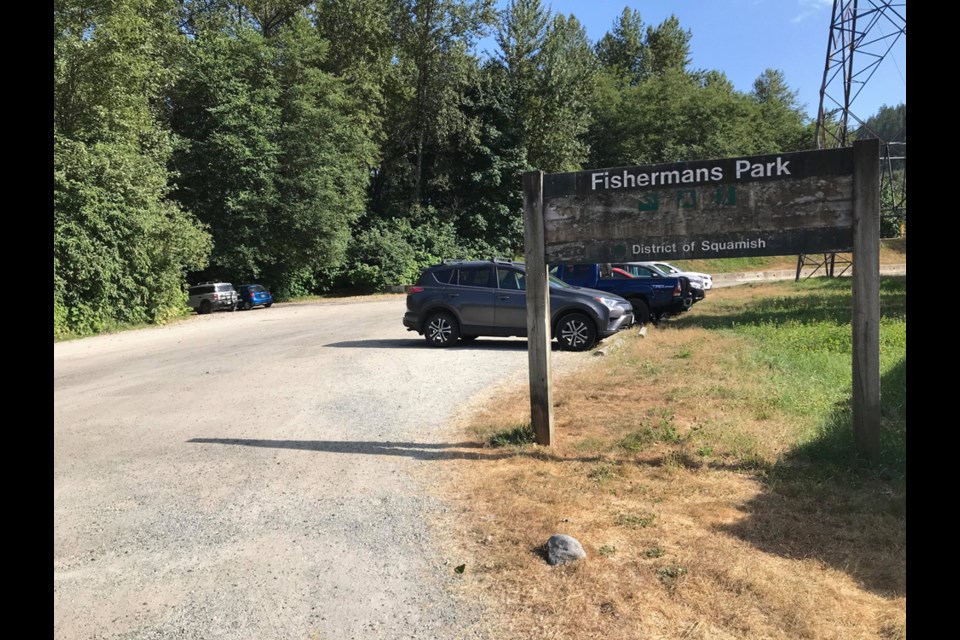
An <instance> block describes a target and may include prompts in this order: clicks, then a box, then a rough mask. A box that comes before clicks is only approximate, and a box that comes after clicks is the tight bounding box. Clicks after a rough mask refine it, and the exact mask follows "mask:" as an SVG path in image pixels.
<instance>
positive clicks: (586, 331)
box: [559, 313, 597, 351]
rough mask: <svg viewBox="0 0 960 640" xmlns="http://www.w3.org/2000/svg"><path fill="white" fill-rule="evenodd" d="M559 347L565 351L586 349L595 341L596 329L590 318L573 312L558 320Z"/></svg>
mask: <svg viewBox="0 0 960 640" xmlns="http://www.w3.org/2000/svg"><path fill="white" fill-rule="evenodd" d="M559 329H560V339H559V342H560V348H561V349H564V350H566V351H586V350H587V349H589V348H590V347H592V346H593V345H594V344H596V342H597V330H596V328H595V327H594V325H593V322H592V321H591V320H590V318H588V317H586V316H585V315H583V314H580V313H574V314H571V315H569V316H566V317H564V318H563V320H561V321H560V325H559Z"/></svg>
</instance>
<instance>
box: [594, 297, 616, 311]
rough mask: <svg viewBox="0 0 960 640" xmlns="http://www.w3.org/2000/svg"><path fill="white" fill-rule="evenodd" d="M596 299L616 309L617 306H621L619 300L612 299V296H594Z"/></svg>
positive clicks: (609, 307)
mask: <svg viewBox="0 0 960 640" xmlns="http://www.w3.org/2000/svg"><path fill="white" fill-rule="evenodd" d="M594 300H596V301H597V302H599V303H600V304H602V305H606V307H607V308H608V309H616V308H617V307H619V306H620V301H619V300H612V299H611V298H604V297H603V296H598V297H596V298H594Z"/></svg>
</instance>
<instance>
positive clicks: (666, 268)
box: [654, 262, 680, 273]
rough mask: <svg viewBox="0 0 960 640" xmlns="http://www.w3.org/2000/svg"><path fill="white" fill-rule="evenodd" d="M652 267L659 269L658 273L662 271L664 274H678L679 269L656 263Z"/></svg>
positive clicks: (663, 263) (670, 265)
mask: <svg viewBox="0 0 960 640" xmlns="http://www.w3.org/2000/svg"><path fill="white" fill-rule="evenodd" d="M654 266H655V267H657V268H658V269H660V271H663V272H665V273H680V269H677V268H676V267H675V266H673V265H672V264H667V263H666V262H658V263H657V264H656V265H654Z"/></svg>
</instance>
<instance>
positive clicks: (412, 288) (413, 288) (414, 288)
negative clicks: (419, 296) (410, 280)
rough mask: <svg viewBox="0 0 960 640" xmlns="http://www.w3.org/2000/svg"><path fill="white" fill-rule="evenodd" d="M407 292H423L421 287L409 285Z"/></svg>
mask: <svg viewBox="0 0 960 640" xmlns="http://www.w3.org/2000/svg"><path fill="white" fill-rule="evenodd" d="M407 293H423V287H410V288H409V289H407Z"/></svg>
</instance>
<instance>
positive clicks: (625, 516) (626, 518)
mask: <svg viewBox="0 0 960 640" xmlns="http://www.w3.org/2000/svg"><path fill="white" fill-rule="evenodd" d="M656 519H657V516H656V515H654V514H652V513H639V514H637V513H620V514H617V518H616V521H617V524H618V525H620V526H621V527H627V528H630V529H640V528H644V527H650V526H653V523H654V522H655V521H656Z"/></svg>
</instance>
